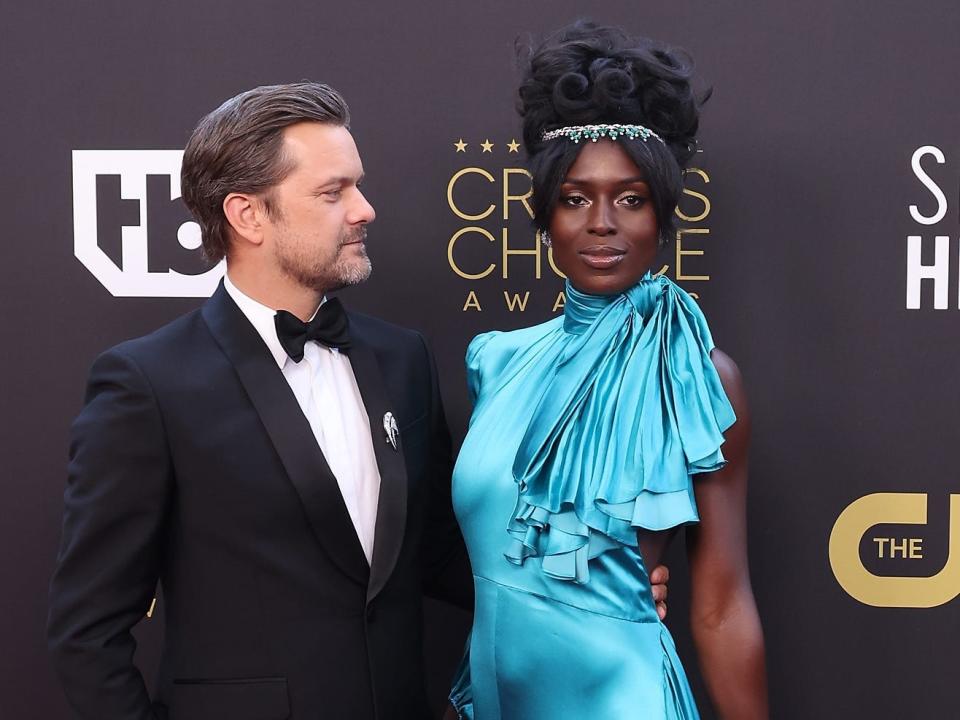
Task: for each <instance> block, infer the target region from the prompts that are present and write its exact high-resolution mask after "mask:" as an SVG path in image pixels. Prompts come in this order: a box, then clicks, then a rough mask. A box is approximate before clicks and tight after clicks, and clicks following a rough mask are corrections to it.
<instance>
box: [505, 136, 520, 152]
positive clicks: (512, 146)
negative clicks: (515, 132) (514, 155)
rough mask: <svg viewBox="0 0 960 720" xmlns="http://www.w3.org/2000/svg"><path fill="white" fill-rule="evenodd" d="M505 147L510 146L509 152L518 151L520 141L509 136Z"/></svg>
mask: <svg viewBox="0 0 960 720" xmlns="http://www.w3.org/2000/svg"><path fill="white" fill-rule="evenodd" d="M507 147H508V148H510V152H520V143H518V142H517V140H516V138H511V139H510V142H508V143H507Z"/></svg>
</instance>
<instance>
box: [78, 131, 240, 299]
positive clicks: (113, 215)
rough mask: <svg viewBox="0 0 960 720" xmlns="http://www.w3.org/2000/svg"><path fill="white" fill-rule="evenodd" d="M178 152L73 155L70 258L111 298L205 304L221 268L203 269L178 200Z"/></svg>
mask: <svg viewBox="0 0 960 720" xmlns="http://www.w3.org/2000/svg"><path fill="white" fill-rule="evenodd" d="M182 158H183V151H182V150H74V151H73V253H74V255H76V257H77V259H78V260H79V261H80V262H82V263H83V264H84V265H85V266H86V268H87V269H88V270H89V271H90V272H91V273H93V275H94V277H96V278H97V280H99V281H100V282H101V283H103V286H104V287H105V288H107V290H109V291H110V293H111V294H113V295H116V296H124V297H208V296H209V295H210V294H212V293H213V291H214V290H215V289H216V287H217V283H218V282H219V280H220V277H221V276H222V275H223V271H224V265H223V263H220V264H218V265H217V266H215V267H213V268H210V267H208V266H207V264H206V263H204V262H203V260H202V258H201V256H200V252H199V248H200V227H199V226H198V225H197V224H196V223H195V222H193V221H192V220H190V216H189V215H188V213H187V209H186V208H185V207H184V205H183V202H182V201H181V200H180V163H181V160H182Z"/></svg>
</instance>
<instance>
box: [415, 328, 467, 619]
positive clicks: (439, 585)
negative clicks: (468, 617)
mask: <svg viewBox="0 0 960 720" xmlns="http://www.w3.org/2000/svg"><path fill="white" fill-rule="evenodd" d="M421 340H422V338H421ZM423 350H424V353H425V355H426V362H427V363H428V365H429V368H430V430H429V432H430V439H429V441H428V442H429V443H430V467H429V468H428V469H427V478H428V481H429V484H428V488H429V493H430V496H429V498H428V499H427V515H426V520H425V522H426V525H425V527H424V532H423V539H422V547H421V562H422V566H423V577H424V591H425V592H426V593H427V594H428V595H430V596H431V597H435V598H438V599H440V600H445V601H447V602H450V603H453V604H454V605H456V606H458V607H460V608H462V609H464V610H468V611H472V610H473V573H472V572H471V570H470V561H469V559H468V558H467V550H466V547H465V546H464V544H463V536H462V535H461V534H460V526H459V525H458V524H457V519H456V517H455V516H454V514H453V503H452V500H451V478H452V475H453V450H452V448H451V443H450V430H449V428H448V427H447V419H446V415H445V414H444V412H443V402H442V400H441V398H440V387H439V384H438V382H437V367H436V363H435V362H434V359H433V354H432V353H431V352H430V350H429V349H428V348H427V346H426V343H425V342H424V346H423Z"/></svg>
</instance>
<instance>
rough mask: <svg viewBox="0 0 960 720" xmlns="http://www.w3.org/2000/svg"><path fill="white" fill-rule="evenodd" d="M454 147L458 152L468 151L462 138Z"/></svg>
mask: <svg viewBox="0 0 960 720" xmlns="http://www.w3.org/2000/svg"><path fill="white" fill-rule="evenodd" d="M453 146H454V147H455V148H456V149H457V152H466V151H467V144H466V143H465V142H464V141H463V138H460V139H459V140H457V142H455V143H454V144H453Z"/></svg>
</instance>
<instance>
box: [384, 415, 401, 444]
mask: <svg viewBox="0 0 960 720" xmlns="http://www.w3.org/2000/svg"><path fill="white" fill-rule="evenodd" d="M383 431H384V432H385V433H386V434H387V442H388V443H390V447H392V448H393V449H394V450H396V449H397V440H398V439H399V438H400V429H399V428H398V427H397V419H396V418H395V417H393V413H391V412H388V413H387V414H386V415H384V416H383Z"/></svg>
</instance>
